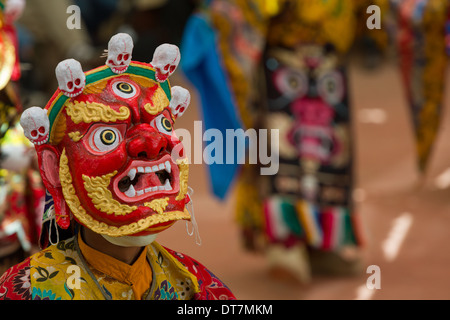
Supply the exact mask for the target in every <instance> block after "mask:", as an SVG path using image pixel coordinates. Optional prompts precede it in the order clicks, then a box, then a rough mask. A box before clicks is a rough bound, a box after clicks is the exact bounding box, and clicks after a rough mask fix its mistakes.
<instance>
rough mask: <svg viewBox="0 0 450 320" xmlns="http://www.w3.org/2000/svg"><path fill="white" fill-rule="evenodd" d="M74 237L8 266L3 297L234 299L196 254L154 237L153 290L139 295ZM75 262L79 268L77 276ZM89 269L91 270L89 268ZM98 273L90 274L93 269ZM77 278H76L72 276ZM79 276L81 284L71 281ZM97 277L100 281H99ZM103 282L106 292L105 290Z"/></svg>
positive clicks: (1, 282)
mask: <svg viewBox="0 0 450 320" xmlns="http://www.w3.org/2000/svg"><path fill="white" fill-rule="evenodd" d="M78 250H79V247H78V245H77V241H75V238H71V239H68V240H66V241H61V242H59V243H58V244H57V245H52V246H50V247H49V248H47V249H46V250H43V251H41V252H39V253H36V254H34V255H33V256H31V257H29V258H27V259H26V260H25V261H23V262H22V263H20V264H18V265H16V266H14V267H12V268H10V269H9V270H8V271H7V272H6V273H4V274H3V276H2V277H1V278H0V299H1V300H9V299H12V300H102V299H105V298H108V299H112V300H134V299H137V300H138V299H141V298H142V300H145V299H147V300H192V299H194V300H211V299H212V300H216V299H221V300H224V299H234V295H233V294H232V293H231V292H230V290H229V289H228V288H227V287H226V286H225V285H224V284H223V283H222V282H221V281H220V280H219V279H218V278H217V277H216V276H215V275H214V274H212V273H211V272H210V271H209V270H208V269H206V268H205V267H204V266H203V265H201V264H200V263H198V262H197V261H195V260H194V259H192V258H190V257H188V256H186V255H183V254H181V253H178V252H175V251H172V250H170V249H166V248H164V247H163V246H161V245H159V244H157V243H156V242H153V243H152V244H150V245H149V246H147V248H146V251H147V261H148V262H149V263H150V265H151V268H152V281H151V285H150V284H149V290H147V291H146V292H144V294H143V296H142V297H139V298H137V297H135V296H134V292H133V289H132V286H131V285H129V284H126V283H123V282H120V281H118V280H117V279H115V278H113V277H109V276H106V275H105V274H103V273H101V272H99V271H97V270H95V269H92V267H89V269H88V268H87V265H86V264H85V263H86V262H83V259H84V258H83V256H82V255H80V253H79V251H78ZM74 266H78V267H79V268H80V273H79V277H78V278H77V279H73V275H74V272H73V271H72V270H74V269H73V267H74ZM88 270H91V271H88ZM91 272H92V274H93V275H94V277H95V280H94V278H92V277H91V276H90V273H91ZM72 280H73V281H72ZM78 280H79V283H80V286H79V289H77V288H76V287H75V288H73V289H72V288H71V287H74V286H73V285H71V284H72V283H75V282H76V281H78ZM96 282H97V283H98V284H99V286H97V284H96ZM99 288H102V289H101V290H103V292H104V294H106V297H104V296H103V293H102V291H101V290H100V289H99Z"/></svg>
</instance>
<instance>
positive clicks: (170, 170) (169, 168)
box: [164, 161, 172, 173]
mask: <svg viewBox="0 0 450 320" xmlns="http://www.w3.org/2000/svg"><path fill="white" fill-rule="evenodd" d="M164 164H165V167H166V171H167V172H168V173H171V172H172V166H171V165H170V162H169V161H166V162H165V163H164Z"/></svg>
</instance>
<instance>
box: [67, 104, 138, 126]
mask: <svg viewBox="0 0 450 320" xmlns="http://www.w3.org/2000/svg"><path fill="white" fill-rule="evenodd" d="M66 113H67V115H68V116H70V118H71V119H72V121H73V122H74V123H75V124H78V123H80V122H84V123H92V122H116V121H117V120H126V119H128V118H129V117H130V109H128V108H127V107H120V108H119V112H117V111H115V110H113V109H111V108H110V107H109V106H107V105H104V104H101V103H96V102H90V103H86V102H78V101H75V102H68V103H67V104H66Z"/></svg>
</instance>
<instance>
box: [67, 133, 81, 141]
mask: <svg viewBox="0 0 450 320" xmlns="http://www.w3.org/2000/svg"><path fill="white" fill-rule="evenodd" d="M67 135H68V136H69V138H70V139H72V141H73V142H78V141H80V140H81V139H82V138H83V137H84V136H83V135H82V134H81V133H80V132H79V131H74V132H69V133H68V134H67Z"/></svg>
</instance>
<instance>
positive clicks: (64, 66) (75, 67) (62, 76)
mask: <svg viewBox="0 0 450 320" xmlns="http://www.w3.org/2000/svg"><path fill="white" fill-rule="evenodd" d="M55 73H56V79H57V80H58V87H59V88H60V89H61V91H63V93H64V94H65V95H66V96H68V97H70V98H73V97H76V96H78V95H79V94H81V93H82V92H83V90H84V87H85V86H86V76H85V74H84V72H83V69H82V68H81V64H80V63H79V62H78V61H77V60H75V59H67V60H64V61H61V62H60V63H58V66H57V67H56V70H55Z"/></svg>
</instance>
